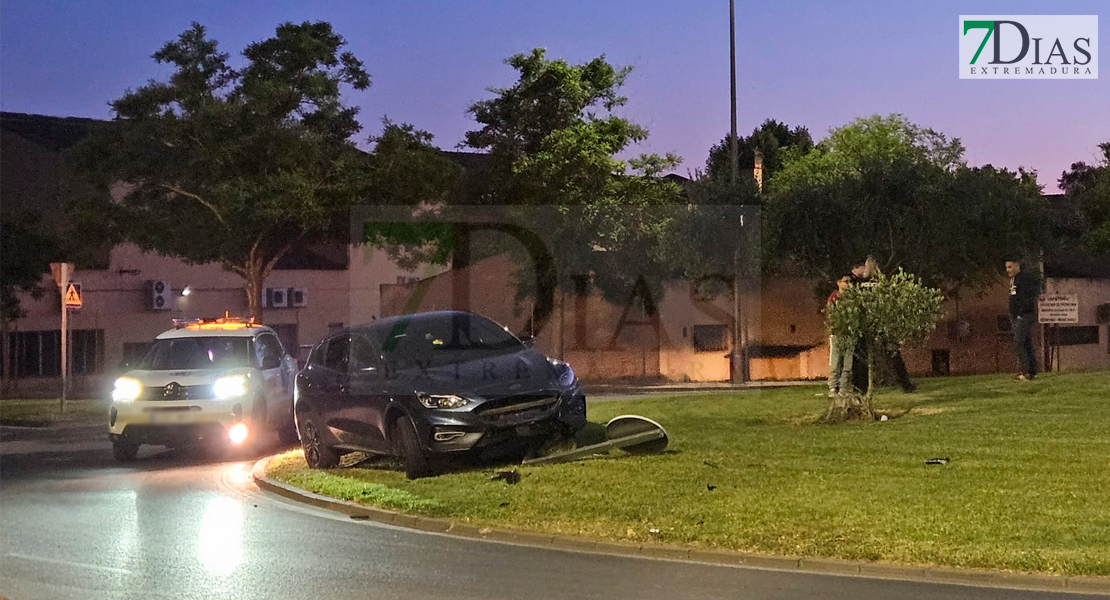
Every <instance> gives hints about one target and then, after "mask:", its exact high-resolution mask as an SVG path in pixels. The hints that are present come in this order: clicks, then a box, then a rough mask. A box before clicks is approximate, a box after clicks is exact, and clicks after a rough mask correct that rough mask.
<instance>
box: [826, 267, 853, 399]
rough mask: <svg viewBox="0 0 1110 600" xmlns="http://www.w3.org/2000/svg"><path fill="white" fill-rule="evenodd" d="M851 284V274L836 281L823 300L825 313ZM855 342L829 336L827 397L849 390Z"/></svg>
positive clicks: (841, 337)
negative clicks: (830, 291) (834, 287)
mask: <svg viewBox="0 0 1110 600" xmlns="http://www.w3.org/2000/svg"><path fill="white" fill-rule="evenodd" d="M851 284H852V277H851V275H845V276H844V277H841V278H840V279H839V280H838V281H837V282H836V289H835V290H833V293H831V294H829V299H828V300H826V301H825V306H826V314H827V312H828V311H829V310H831V309H832V306H833V303H834V302H836V300H837V298H838V297H839V296H840V294H841V292H843V291H844V290H847V289H848V286H849V285H851ZM854 351H855V344H854V343H852V341H851V340H848V339H845V338H844V336H840V337H837V336H835V335H830V336H829V397H830V398H832V397H833V396H837V395H839V394H847V393H849V392H850V391H851V385H852V384H851V379H852V354H853V352H854Z"/></svg>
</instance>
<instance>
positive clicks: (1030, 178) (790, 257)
mask: <svg viewBox="0 0 1110 600" xmlns="http://www.w3.org/2000/svg"><path fill="white" fill-rule="evenodd" d="M963 150H964V149H963V145H962V144H961V143H960V141H959V139H951V140H949V139H948V138H947V137H946V136H944V135H943V134H941V133H938V132H936V131H933V130H931V129H926V128H922V127H920V126H918V125H915V124H913V123H911V122H909V121H907V120H906V119H905V118H904V117H902V116H900V115H891V116H888V117H879V116H874V117H868V118H864V119H857V120H855V121H853V122H852V123H850V124H848V125H846V126H844V127H841V128H838V129H835V130H833V131H832V132H831V134H830V135H829V137H828V138H827V139H825V140H823V141H822V142H820V143H819V144H817V146H816V148H815V149H814V151H813V152H810V153H809V154H806V155H788V156H787V160H786V163H785V164H784V166H783V168H782V170H781V171H780V172H779V173H778V174H777V175H776V176H775V177H774V178H773V179H772V180H771V181H770V188H771V189H770V190H769V193H768V195H767V197H766V200H765V202H764V213H763V214H764V232H763V235H764V241H765V246H766V248H767V250H768V254H769V255H770V258H772V259H779V260H786V261H789V262H792V263H795V264H798V265H800V266H801V267H802V269H803V271H804V272H805V274H806V275H809V276H813V277H818V278H820V279H821V280H823V281H826V282H828V281H832V280H833V279H835V275H838V274H843V273H847V272H848V270H849V269H850V267H851V266H852V264H854V263H855V262H857V261H859V260H860V259H862V258H863V257H864V256H867V255H873V256H874V257H875V259H876V260H877V262H878V263H879V266H880V267H881V268H882V269H883V270H885V271H888V272H889V271H892V270H895V269H897V268H899V267H901V268H904V269H906V270H907V271H909V272H912V273H915V274H916V275H917V276H919V277H921V278H922V279H923V280H924V281H925V282H926V283H927V284H929V285H934V286H939V287H942V288H943V289H945V291H946V292H947V293H956V292H957V291H958V290H959V289H960V288H962V287H977V286H981V285H984V284H987V283H990V282H994V281H996V280H997V278H998V275H999V269H1000V267H999V265H1001V264H1003V262H1004V260H1005V256H1006V255H1007V254H1009V253H1012V252H1014V251H1016V250H1022V249H1037V248H1040V247H1041V246H1042V245H1043V244H1044V242H1045V230H1044V225H1043V224H1044V219H1043V214H1044V210H1045V206H1044V202H1043V200H1042V199H1041V193H1040V192H1041V190H1040V187H1039V186H1038V185H1037V183H1036V178H1035V176H1034V174H1032V173H1028V172H1025V171H1023V170H1019V171H1018V172H1016V173H1015V172H1012V171H1009V170H1006V169H996V168H994V167H992V166H990V165H987V166H984V167H977V168H971V167H968V166H966V165H965V164H964V162H963Z"/></svg>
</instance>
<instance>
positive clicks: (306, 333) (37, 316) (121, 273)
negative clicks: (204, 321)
mask: <svg viewBox="0 0 1110 600" xmlns="http://www.w3.org/2000/svg"><path fill="white" fill-rule="evenodd" d="M349 265H350V266H349V268H348V269H347V270H282V271H274V272H273V273H272V274H271V275H270V277H269V278H268V279H267V280H266V283H265V285H266V286H267V287H298V288H303V289H305V290H306V292H307V296H308V304H307V306H305V307H300V308H269V309H263V310H262V315H261V319H260V320H261V322H263V323H265V324H267V325H273V326H281V325H291V326H292V332H293V337H294V338H295V340H296V345H297V346H298V347H297V348H287V349H286V350H287V351H288V352H289V353H290V354H292V355H294V356H298V358H300V359H302V360H303V358H304V356H305V354H306V349H307V347H309V346H311V345H312V344H314V343H315V342H317V341H318V340H320V339H321V338H323V337H324V336H325V335H327V333H328V332H329V331H330V330H331V329H333V328H336V327H343V326H349V325H352V324H356V323H363V322H367V321H370V320H372V319H375V318H377V317H379V316H380V314H381V298H380V296H379V293H378V291H379V289H380V286H381V284H382V283H384V282H396V281H397V279H398V277H409V278H411V277H414V276H415V274H413V273H411V272H409V271H407V270H403V269H401V268H399V267H398V266H397V265H396V264H395V263H394V262H393V261H391V260H390V259H389V257H388V256H387V255H386V253H384V252H381V251H377V252H375V251H373V250H372V249H369V248H365V249H364V248H358V247H352V248H351V250H350V261H349ZM136 270H137V271H138V272H137V273H134V272H133V271H136ZM71 280H72V281H75V282H79V283H81V287H82V296H83V302H84V305H83V306H82V308H80V309H76V310H71V311H70V314H69V328H70V329H71V330H84V329H88V330H102V331H103V347H102V349H101V357H100V358H101V365H102V368H101V370H100V372H98V373H96V374H93V375H90V376H75V377H74V378H73V384H72V386H73V390H74V392H75V393H77V394H79V395H90V394H98V393H101V391H102V390H103V387H104V385H105V382H106V381H108V380H111V379H112V378H113V377H114V375H115V374H116V373H117V371H118V367H119V365H120V362H121V360H122V359H123V358H124V355H123V352H124V345H125V344H142V343H147V342H150V341H151V340H152V339H153V338H154V337H155V336H157V335H158V334H159V333H161V332H163V331H165V330H166V329H169V328H170V327H171V326H172V320H173V319H175V318H177V319H182V318H196V317H216V316H222V315H223V314H224V312H225V311H227V312H229V313H230V314H231V315H233V316H240V315H244V314H245V313H246V310H247V301H246V295H245V294H244V291H243V284H242V280H241V279H240V278H239V277H238V276H237V275H235V274H234V273H231V272H228V271H226V270H224V269H223V268H222V267H221V266H220V265H216V264H206V265H188V264H185V263H184V262H182V261H180V260H177V259H174V258H169V257H165V256H159V255H157V254H153V253H149V252H143V251H142V250H140V249H139V248H137V247H135V246H133V245H130V244H122V245H120V246H117V247H116V248H114V249H113V250H112V251H111V253H110V258H109V266H108V268H107V269H104V270H85V271H81V270H79V271H77V272H75V273H74V274H73V275H72V276H71ZM148 280H164V281H168V282H170V285H171V286H172V287H171V289H172V295H171V298H172V302H171V308H170V309H169V310H149V309H147V308H146V307H145V306H146V300H145V297H146V294H147V289H146V282H147V281H148ZM186 286H188V287H189V288H190V290H191V291H192V293H191V294H190V295H189V296H188V297H184V296H182V295H181V291H182V289H184V288H185V287H186ZM42 287H43V288H44V289H46V290H47V293H46V294H45V295H44V296H43V297H42V298H41V299H39V300H34V299H32V298H30V297H23V299H22V301H23V306H24V307H25V308H26V310H27V316H26V317H25V318H23V319H21V320H19V321H18V322H17V323H16V324H15V327H14V328H13V331H22V332H30V331H57V330H58V329H59V327H60V320H61V317H60V314H59V311H60V308H59V304H60V299H59V297H58V293H57V287H56V286H55V284H54V282H53V280H52V279H51V278H50V277H49V276H47V277H45V278H44V279H43V284H42ZM60 389H61V386H60V379H59V378H57V377H25V378H21V379H20V380H19V381H14V382H9V385H8V386H7V388H6V389H5V394H6V395H8V396H16V395H23V396H41V395H55V394H57V393H59V391H60Z"/></svg>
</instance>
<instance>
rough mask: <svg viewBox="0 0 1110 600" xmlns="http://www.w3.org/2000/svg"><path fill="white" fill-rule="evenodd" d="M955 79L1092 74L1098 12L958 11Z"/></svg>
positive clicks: (1092, 76)
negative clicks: (1004, 13)
mask: <svg viewBox="0 0 1110 600" xmlns="http://www.w3.org/2000/svg"><path fill="white" fill-rule="evenodd" d="M960 79H1098V16H1097V15H961V16H960Z"/></svg>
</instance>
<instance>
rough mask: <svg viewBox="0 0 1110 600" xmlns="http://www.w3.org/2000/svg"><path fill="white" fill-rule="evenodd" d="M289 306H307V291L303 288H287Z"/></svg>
mask: <svg viewBox="0 0 1110 600" xmlns="http://www.w3.org/2000/svg"><path fill="white" fill-rule="evenodd" d="M289 306H293V307H295V308H300V307H302V306H308V291H306V290H305V289H304V288H289Z"/></svg>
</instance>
